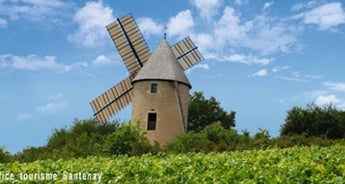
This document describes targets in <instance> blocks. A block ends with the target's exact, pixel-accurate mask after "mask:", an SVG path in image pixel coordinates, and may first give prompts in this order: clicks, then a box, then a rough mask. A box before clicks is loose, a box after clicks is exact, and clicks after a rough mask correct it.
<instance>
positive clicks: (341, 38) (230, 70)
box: [0, 0, 345, 153]
mask: <svg viewBox="0 0 345 184" xmlns="http://www.w3.org/2000/svg"><path fill="white" fill-rule="evenodd" d="M162 2H163V1H158V0H147V1H134V0H127V1H110V0H103V1H88V2H87V1H62V0H50V1H45V0H0V35H1V36H0V84H1V85H0V114H1V120H0V146H4V147H5V148H6V149H7V150H9V151H10V152H12V153H15V152H17V151H20V150H22V149H23V148H26V147H28V146H40V145H44V144H45V143H46V141H47V139H48V138H49V136H50V135H51V134H52V132H53V129H55V128H56V129H59V128H63V127H68V126H71V125H72V123H73V121H74V119H88V118H91V117H92V114H93V112H92V109H91V107H90V105H89V102H90V101H91V100H93V99H94V98H95V97H97V96H98V95H100V94H101V93H102V92H104V91H106V90H107V89H109V88H110V87H112V86H113V85H114V84H116V83H118V82H120V81H121V80H122V79H124V78H125V77H127V76H128V72H127V70H126V68H125V66H124V64H123V63H122V61H121V58H120V57H119V55H118V53H117V50H116V49H115V46H114V45H113V43H112V41H111V39H110V36H109V35H108V33H107V31H106V29H105V26H106V25H108V24H109V23H111V22H112V21H114V20H115V19H116V18H117V17H122V16H125V15H127V13H132V15H133V16H134V18H135V19H136V21H137V24H138V25H139V28H140V29H141V31H142V33H143V35H144V37H145V40H146V42H147V44H148V45H149V47H150V50H151V51H153V50H154V49H155V48H156V46H158V44H159V43H160V41H161V40H162V38H163V34H164V32H165V28H166V32H167V40H168V42H169V43H170V44H174V43H176V42H177V41H179V40H181V39H182V38H184V37H186V36H190V37H191V38H192V40H193V41H194V42H195V43H196V45H198V46H199V49H200V51H201V52H202V54H203V55H204V57H205V60H204V61H202V62H201V63H199V64H198V65H196V66H194V67H193V68H192V69H190V70H188V71H187V72H186V73H187V76H188V78H189V80H190V82H191V83H192V86H193V88H192V90H191V93H192V92H194V91H203V92H204V94H205V96H206V97H211V96H214V97H215V98H216V99H218V100H219V101H220V102H221V105H222V106H223V107H224V109H225V110H227V111H231V110H233V111H236V129H237V130H239V131H241V130H244V129H247V130H249V131H250V132H252V133H255V132H257V131H258V129H259V128H262V129H267V130H269V132H270V134H271V135H272V136H278V135H279V129H280V126H281V125H282V124H283V123H284V118H285V117H286V112H287V111H288V110H289V109H291V108H292V107H293V106H302V107H304V106H305V105H306V104H308V103H312V102H314V103H315V104H317V105H324V104H328V103H333V104H334V105H336V106H338V107H339V108H341V109H345V75H344V68H345V60H344V59H345V5H344V4H345V2H344V1H339V0H338V1H336V0H335V1H326V0H319V1H293V0H291V1H282V0H279V1H278V0H275V1H263V0H255V1H254V0H189V1H164V3H162ZM130 108H131V107H130V106H129V107H127V108H126V109H124V110H123V111H121V112H120V113H119V114H117V115H116V116H115V117H114V119H118V120H120V121H127V120H129V118H130V113H131V109H130Z"/></svg>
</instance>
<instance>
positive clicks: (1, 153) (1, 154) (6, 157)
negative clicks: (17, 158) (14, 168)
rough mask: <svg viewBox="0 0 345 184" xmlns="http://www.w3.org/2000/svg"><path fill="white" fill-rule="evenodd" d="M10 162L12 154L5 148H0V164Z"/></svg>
mask: <svg viewBox="0 0 345 184" xmlns="http://www.w3.org/2000/svg"><path fill="white" fill-rule="evenodd" d="M9 161H10V154H9V153H8V152H7V151H6V149H5V148H3V147H0V163H5V162H9Z"/></svg>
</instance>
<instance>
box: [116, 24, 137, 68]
mask: <svg viewBox="0 0 345 184" xmlns="http://www.w3.org/2000/svg"><path fill="white" fill-rule="evenodd" d="M117 22H119V25H120V27H121V29H122V31H123V33H124V34H125V37H126V39H127V41H128V44H129V47H130V48H131V50H132V52H133V54H134V57H135V58H136V59H137V61H138V63H139V65H140V67H143V63H142V62H141V60H140V58H139V56H138V54H137V52H136V51H135V48H134V46H133V44H132V42H131V40H130V39H129V37H128V35H127V33H126V31H125V28H124V27H123V25H122V23H121V21H120V19H119V18H117Z"/></svg>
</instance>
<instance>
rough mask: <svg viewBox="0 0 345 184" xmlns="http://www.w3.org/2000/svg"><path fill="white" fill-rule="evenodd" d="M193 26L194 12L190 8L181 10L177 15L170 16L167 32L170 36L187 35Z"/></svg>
mask: <svg viewBox="0 0 345 184" xmlns="http://www.w3.org/2000/svg"><path fill="white" fill-rule="evenodd" d="M193 26H194V20H193V17H192V12H191V11H190V10H185V11H181V12H179V13H178V14H177V15H176V16H175V17H172V18H170V20H169V22H168V26H167V29H168V30H167V34H168V36H169V37H172V36H178V37H185V36H186V35H188V34H189V33H190V32H191V29H192V28H193Z"/></svg>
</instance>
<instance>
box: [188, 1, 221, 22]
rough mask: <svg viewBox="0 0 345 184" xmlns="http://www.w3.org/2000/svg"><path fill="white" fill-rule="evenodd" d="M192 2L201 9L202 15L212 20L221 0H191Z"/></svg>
mask: <svg viewBox="0 0 345 184" xmlns="http://www.w3.org/2000/svg"><path fill="white" fill-rule="evenodd" d="M191 2H192V4H193V5H194V6H196V7H197V8H198V9H199V10H200V16H201V17H202V18H206V20H208V21H210V20H211V19H212V17H213V16H215V15H216V14H217V12H218V8H219V7H220V5H221V2H222V1H221V0H191Z"/></svg>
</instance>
